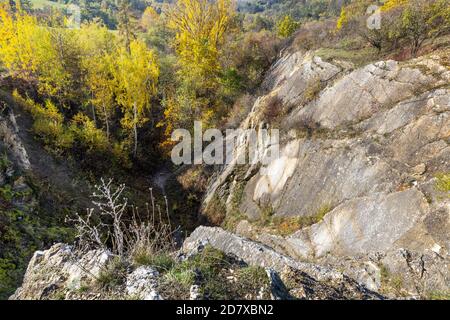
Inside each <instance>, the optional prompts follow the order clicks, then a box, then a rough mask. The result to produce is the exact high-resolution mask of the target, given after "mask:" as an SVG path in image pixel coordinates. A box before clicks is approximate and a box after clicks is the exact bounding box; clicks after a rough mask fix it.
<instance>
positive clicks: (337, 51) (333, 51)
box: [316, 47, 377, 67]
mask: <svg viewBox="0 0 450 320" xmlns="http://www.w3.org/2000/svg"><path fill="white" fill-rule="evenodd" d="M316 55H318V56H319V57H321V58H322V59H324V60H326V61H334V60H343V61H349V62H351V63H353V64H354V65H355V67H360V66H363V65H366V64H368V63H370V62H371V61H374V60H376V58H377V51H376V49H374V48H370V47H367V48H362V49H359V50H348V49H342V48H321V49H319V50H317V51H316Z"/></svg>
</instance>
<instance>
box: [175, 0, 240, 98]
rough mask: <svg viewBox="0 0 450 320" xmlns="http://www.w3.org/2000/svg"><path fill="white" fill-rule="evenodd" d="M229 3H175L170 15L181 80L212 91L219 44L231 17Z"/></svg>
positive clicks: (222, 0) (199, 0)
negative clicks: (187, 79) (190, 81)
mask: <svg viewBox="0 0 450 320" xmlns="http://www.w3.org/2000/svg"><path fill="white" fill-rule="evenodd" d="M232 15H233V13H232V2H231V0H215V1H209V0H178V1H177V3H176V5H175V6H174V8H173V9H172V10H171V11H170V12H169V27H171V28H172V29H173V30H174V31H175V32H176V49H177V53H178V57H179V63H180V67H181V69H180V71H181V74H182V76H183V77H184V78H194V79H195V80H196V81H198V82H200V83H201V86H202V88H204V89H206V90H208V89H213V88H214V87H215V86H216V85H217V81H218V80H217V77H218V74H219V72H220V63H219V57H220V45H221V44H222V42H223V40H224V36H225V32H226V31H227V27H228V26H229V23H230V19H231V17H232Z"/></svg>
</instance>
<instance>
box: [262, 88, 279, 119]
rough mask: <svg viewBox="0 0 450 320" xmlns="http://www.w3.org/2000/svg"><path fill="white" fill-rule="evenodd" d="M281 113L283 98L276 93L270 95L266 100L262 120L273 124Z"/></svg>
mask: <svg viewBox="0 0 450 320" xmlns="http://www.w3.org/2000/svg"><path fill="white" fill-rule="evenodd" d="M282 115H283V100H281V98H279V97H278V96H277V95H274V96H271V97H269V98H268V99H267V101H266V106H265V108H264V111H263V115H262V116H263V121H265V122H267V123H269V124H275V123H277V122H278V120H279V119H280V117H281V116H282Z"/></svg>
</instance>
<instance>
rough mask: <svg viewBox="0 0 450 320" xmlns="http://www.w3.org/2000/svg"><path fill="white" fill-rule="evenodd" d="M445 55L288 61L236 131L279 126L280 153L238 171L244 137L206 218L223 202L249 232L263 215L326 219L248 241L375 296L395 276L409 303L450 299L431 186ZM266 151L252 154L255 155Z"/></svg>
mask: <svg viewBox="0 0 450 320" xmlns="http://www.w3.org/2000/svg"><path fill="white" fill-rule="evenodd" d="M448 54H449V51H448V49H446V50H443V51H441V52H437V53H433V54H432V55H428V56H423V57H420V58H417V59H413V60H410V61H405V62H397V61H392V60H388V61H379V62H375V63H371V64H368V65H367V66H364V67H361V68H359V69H355V70H352V69H351V68H349V67H347V68H344V67H342V66H341V65H339V64H338V63H335V62H327V61H323V60H322V59H321V58H320V56H317V55H316V54H315V53H314V52H307V53H304V52H296V53H289V54H286V55H285V56H283V57H282V58H281V59H280V60H279V61H278V62H277V63H276V64H275V65H274V66H273V68H272V69H271V71H270V72H269V74H268V76H267V79H266V81H265V83H264V88H265V90H266V92H265V93H264V94H263V95H262V96H261V97H259V98H258V99H257V100H256V102H255V104H254V106H253V108H252V111H251V112H250V114H249V115H248V117H247V118H246V119H245V120H244V121H243V122H242V124H241V127H240V128H241V129H256V130H261V129H263V128H278V129H280V146H279V147H280V154H281V157H279V158H278V159H275V160H273V161H271V162H270V163H268V164H264V165H260V166H257V165H238V164H237V162H238V161H237V159H239V157H242V155H243V154H245V152H246V150H247V149H246V148H247V147H248V145H246V139H245V136H242V137H240V138H241V140H240V141H241V142H242V143H240V144H238V145H237V147H236V148H235V150H234V151H233V155H234V158H233V159H234V160H236V161H231V162H230V163H229V164H227V165H225V166H224V167H223V168H222V169H221V171H220V172H219V173H218V174H217V176H216V177H215V178H214V179H213V181H212V182H211V184H210V187H209V189H208V193H207V196H206V197H205V201H204V205H203V210H204V212H205V214H208V210H209V208H210V207H217V206H210V204H211V203H212V202H214V201H221V200H220V199H224V200H223V201H224V203H225V204H226V205H224V207H226V208H227V217H228V218H229V217H230V216H232V215H235V214H236V212H238V213H239V214H240V215H239V219H240V220H243V219H245V220H248V221H249V223H250V225H251V224H252V223H257V222H258V221H261V220H263V219H264V217H267V214H268V212H269V214H270V216H271V217H274V218H278V219H281V220H282V219H294V218H304V217H312V218H313V217H316V216H318V215H319V214H321V213H323V212H325V211H326V212H325V213H326V215H325V216H324V217H320V219H319V222H317V221H316V222H317V223H315V224H313V225H310V226H306V227H303V228H302V229H301V230H297V231H296V232H294V233H292V234H290V235H288V236H278V235H273V234H269V233H266V232H264V231H263V232H256V234H253V235H252V236H251V238H252V239H253V240H256V241H259V242H261V243H263V244H265V245H267V246H269V247H271V248H273V249H274V250H275V251H277V252H279V253H282V254H285V255H287V256H289V257H291V258H292V259H294V260H296V261H313V262H320V263H322V264H324V265H326V264H328V265H339V266H341V267H342V268H344V269H346V270H348V273H349V274H352V275H354V276H355V278H358V279H360V282H361V283H364V284H365V285H367V286H368V287H370V288H372V289H375V290H382V287H383V286H384V285H385V284H386V283H383V281H384V280H386V279H388V278H389V279H391V281H390V282H391V283H390V284H391V285H392V279H393V278H396V277H399V279H398V281H394V282H397V286H400V285H399V283H400V282H401V284H402V287H404V288H405V292H403V293H402V294H404V295H408V296H417V295H418V296H422V297H423V296H426V295H427V294H430V293H432V292H449V291H450V283H449V279H448V273H449V268H448V261H449V252H450V241H449V235H450V198H449V194H448V191H445V190H439V188H437V187H436V185H437V178H436V177H438V176H439V175H440V174H448V173H449V172H450V147H449V142H450V88H449V83H450V69H449V66H448V63H447V62H446V57H447V56H448ZM311 88H315V90H313V91H311ZM311 92H312V93H313V94H311ZM274 96H277V97H278V98H279V101H280V102H279V103H281V107H280V110H281V112H280V113H279V115H278V117H277V118H276V119H275V120H273V119H272V120H270V119H267V118H266V117H264V110H265V108H266V107H267V106H268V105H269V101H270V99H272V97H274ZM269 148H271V146H270V145H266V146H263V147H262V148H261V149H260V150H258V153H257V154H258V156H259V159H262V157H263V155H264V154H265V152H267V150H269ZM214 195H215V197H214ZM217 195H218V196H219V197H217ZM236 199H237V200H236ZM230 204H233V205H230ZM325 208H326V209H325ZM238 225H241V224H238ZM241 229H242V228H241ZM238 231H239V230H238ZM240 231H242V230H240ZM244 231H245V230H244ZM244 233H245V232H244ZM399 250H403V251H402V252H408V254H406V256H407V257H411V258H410V259H409V258H408V259H406V258H404V255H400V256H398V252H400V251H399ZM373 255H379V256H383V257H384V258H383V259H381V258H380V259H375V260H376V261H375V260H374V259H372V258H370V257H371V256H373ZM394 256H396V257H398V259H395V258H393V257H394ZM400 257H402V258H400ZM417 257H424V259H425V260H424V265H425V267H424V268H425V269H427V267H426V265H428V266H429V269H430V270H436V272H430V273H427V272H426V271H424V273H423V274H421V272H418V271H417V268H418V267H417V266H416V267H414V268H413V269H414V270H416V271H411V269H408V268H406V267H405V263H406V262H405V261H410V260H411V261H416V262H415V263H410V265H411V266H413V265H417V264H418V262H417V261H419V260H420V259H419V260H418V258H417ZM425 257H426V258H425ZM347 260H348V261H353V262H352V263H345V262H346V261H347ZM355 261H358V268H356V269H354V266H355V263H354V262H355ZM406 265H407V264H406ZM418 265H420V263H419V264H418ZM438 266H439V267H438ZM419 269H420V268H419ZM408 270H409V271H408ZM381 274H384V275H383V276H382V275H381ZM386 274H388V275H389V276H387V275H386ZM394 280H395V279H394ZM386 281H387V280H386ZM386 281H385V282H386ZM394 286H395V285H394Z"/></svg>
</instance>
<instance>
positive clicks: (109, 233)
mask: <svg viewBox="0 0 450 320" xmlns="http://www.w3.org/2000/svg"><path fill="white" fill-rule="evenodd" d="M95 189H96V191H95V192H94V193H93V195H92V197H93V204H94V205H95V207H96V208H95V209H94V208H91V209H88V210H87V214H86V215H84V216H82V215H80V214H76V215H75V218H74V219H68V221H69V222H72V223H73V224H74V226H75V230H76V237H77V239H78V241H77V248H78V249H79V250H81V251H87V250H92V249H101V250H108V251H111V252H112V253H113V254H116V255H117V256H119V257H120V259H121V260H123V261H130V262H133V261H134V260H135V258H136V257H138V256H140V257H142V256H143V255H147V256H151V255H157V254H160V253H162V252H170V251H171V250H172V249H174V247H175V243H174V241H173V234H174V230H173V229H172V226H171V224H170V216H169V210H168V201H167V198H166V197H165V198H164V200H165V201H164V203H165V209H164V210H162V209H161V207H160V206H159V205H158V204H157V203H156V201H155V198H154V197H153V192H152V189H150V198H151V203H150V204H148V205H147V206H146V215H145V216H144V217H142V216H141V215H140V214H139V210H138V208H136V207H134V206H129V205H128V199H127V198H126V197H125V196H124V190H125V185H123V184H122V185H119V186H117V187H116V186H114V185H113V180H112V179H110V180H108V181H107V182H106V181H105V180H103V179H101V183H100V185H97V186H95Z"/></svg>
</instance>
